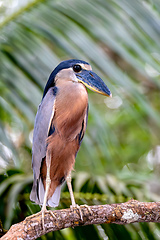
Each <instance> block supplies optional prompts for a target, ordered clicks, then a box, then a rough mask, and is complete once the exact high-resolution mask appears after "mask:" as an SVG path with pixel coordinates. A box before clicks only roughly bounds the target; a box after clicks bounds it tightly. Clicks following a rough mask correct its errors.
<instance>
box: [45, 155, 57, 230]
mask: <svg viewBox="0 0 160 240" xmlns="http://www.w3.org/2000/svg"><path fill="white" fill-rule="evenodd" d="M48 155H49V156H48ZM47 156H48V158H46V166H47V175H46V189H45V194H44V200H43V206H42V209H41V212H42V228H43V230H45V227H44V214H45V212H49V213H50V214H51V215H52V217H53V218H56V216H55V215H54V214H53V212H52V211H51V210H49V211H48V210H47V208H46V203H47V197H48V191H49V188H50V185H51V179H50V166H51V155H50V154H47Z"/></svg>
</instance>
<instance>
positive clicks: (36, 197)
mask: <svg viewBox="0 0 160 240" xmlns="http://www.w3.org/2000/svg"><path fill="white" fill-rule="evenodd" d="M44 194H45V190H44V186H43V183H42V179H41V178H40V179H39V180H38V179H35V180H34V182H33V187H32V191H31V194H30V200H31V201H32V202H35V203H36V204H39V205H43V200H44ZM60 194H61V185H59V186H57V187H56V190H55V191H54V193H53V195H52V196H51V197H50V198H49V199H48V201H47V203H46V205H47V206H49V207H57V206H58V205H59V200H60Z"/></svg>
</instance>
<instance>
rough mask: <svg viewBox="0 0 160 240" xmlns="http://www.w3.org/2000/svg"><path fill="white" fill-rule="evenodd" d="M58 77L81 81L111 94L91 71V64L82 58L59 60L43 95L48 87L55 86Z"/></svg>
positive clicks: (94, 89) (98, 91) (95, 90)
mask: <svg viewBox="0 0 160 240" xmlns="http://www.w3.org/2000/svg"><path fill="white" fill-rule="evenodd" d="M59 79H63V80H65V79H66V80H69V81H73V82H77V83H82V84H84V85H85V86H86V87H87V88H89V89H91V90H92V91H94V92H97V93H100V94H102V95H105V96H109V97H111V96H112V94H111V92H110V90H109V88H108V87H107V86H106V84H105V83H104V82H103V80H102V79H101V78H100V77H99V76H98V75H97V74H96V73H94V72H93V71H92V67H91V65H90V64H89V63H87V62H85V61H82V60H76V59H70V60H66V61H63V62H61V63H60V64H59V65H58V66H57V67H56V68H55V69H54V70H53V72H52V73H51V75H50V77H49V79H48V82H47V84H46V87H45V90H44V95H43V97H44V96H45V94H46V93H47V91H48V89H49V88H50V87H53V86H56V82H57V81H58V80H59Z"/></svg>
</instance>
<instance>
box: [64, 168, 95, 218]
mask: <svg viewBox="0 0 160 240" xmlns="http://www.w3.org/2000/svg"><path fill="white" fill-rule="evenodd" d="M66 181H67V186H68V189H69V193H70V197H71V202H72V205H71V206H70V208H71V209H72V210H73V208H78V210H79V213H80V217H81V220H82V221H83V214H82V211H81V208H80V206H79V205H78V204H76V202H75V198H74V194H73V190H72V184H71V172H70V173H69V174H68V176H67V178H66ZM81 206H84V207H86V208H87V209H88V211H89V213H90V214H92V210H91V208H90V207H89V206H88V205H86V204H84V205H81Z"/></svg>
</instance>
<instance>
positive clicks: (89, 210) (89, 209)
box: [81, 204, 93, 214]
mask: <svg viewBox="0 0 160 240" xmlns="http://www.w3.org/2000/svg"><path fill="white" fill-rule="evenodd" d="M81 207H86V208H87V209H88V212H89V213H90V214H92V213H93V212H92V210H91V208H90V207H89V206H88V205H87V204H84V205H81Z"/></svg>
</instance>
